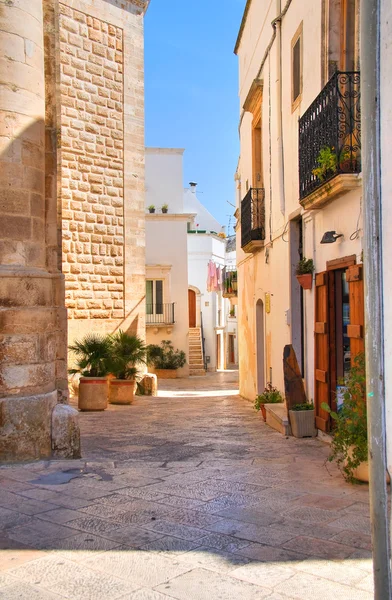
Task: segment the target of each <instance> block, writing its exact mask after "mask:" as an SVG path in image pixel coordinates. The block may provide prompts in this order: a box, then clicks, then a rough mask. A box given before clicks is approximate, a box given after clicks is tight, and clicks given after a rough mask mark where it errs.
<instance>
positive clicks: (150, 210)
mask: <svg viewBox="0 0 392 600" xmlns="http://www.w3.org/2000/svg"><path fill="white" fill-rule="evenodd" d="M147 210H148V212H150V213H154V212H155V206H154V205H153V204H150V206H148V207H147Z"/></svg>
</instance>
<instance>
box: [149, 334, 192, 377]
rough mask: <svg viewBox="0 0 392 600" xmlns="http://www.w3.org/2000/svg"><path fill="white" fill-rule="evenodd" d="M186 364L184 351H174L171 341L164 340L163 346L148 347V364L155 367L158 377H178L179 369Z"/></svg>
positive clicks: (152, 345)
mask: <svg viewBox="0 0 392 600" xmlns="http://www.w3.org/2000/svg"><path fill="white" fill-rule="evenodd" d="M185 363H186V354H185V352H184V351H183V350H178V349H177V350H174V346H173V344H172V343H171V341H170V340H162V342H161V344H160V345H158V344H149V345H148V346H147V364H148V365H151V366H153V367H154V370H155V373H156V375H158V377H162V378H166V379H167V378H175V377H177V369H180V368H181V367H183V366H184V365H185Z"/></svg>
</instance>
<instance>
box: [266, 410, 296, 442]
mask: <svg viewBox="0 0 392 600" xmlns="http://www.w3.org/2000/svg"><path fill="white" fill-rule="evenodd" d="M264 406H265V410H266V413H267V420H266V423H267V425H269V426H270V427H272V429H276V431H279V433H281V434H282V435H291V427H290V422H289V418H288V416H287V409H286V405H285V404H284V403H282V404H264Z"/></svg>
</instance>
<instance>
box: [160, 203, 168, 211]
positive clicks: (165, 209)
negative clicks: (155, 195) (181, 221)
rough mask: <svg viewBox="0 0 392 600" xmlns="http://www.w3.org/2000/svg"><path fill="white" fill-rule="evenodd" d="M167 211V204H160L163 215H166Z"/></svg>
mask: <svg viewBox="0 0 392 600" xmlns="http://www.w3.org/2000/svg"><path fill="white" fill-rule="evenodd" d="M168 210H169V205H168V204H162V206H161V211H162V212H163V213H167V212H168Z"/></svg>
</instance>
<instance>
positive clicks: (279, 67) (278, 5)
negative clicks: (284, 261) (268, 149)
mask: <svg viewBox="0 0 392 600" xmlns="http://www.w3.org/2000/svg"><path fill="white" fill-rule="evenodd" d="M276 14H277V15H278V17H277V19H276V20H275V21H274V25H275V31H276V109H277V127H278V131H277V142H278V181H279V200H280V210H281V213H282V214H283V215H284V213H285V206H286V199H285V189H284V155H283V115H282V0H276Z"/></svg>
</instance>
